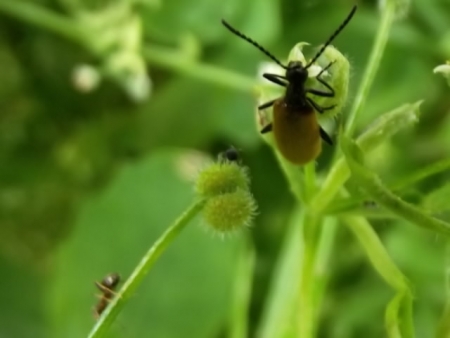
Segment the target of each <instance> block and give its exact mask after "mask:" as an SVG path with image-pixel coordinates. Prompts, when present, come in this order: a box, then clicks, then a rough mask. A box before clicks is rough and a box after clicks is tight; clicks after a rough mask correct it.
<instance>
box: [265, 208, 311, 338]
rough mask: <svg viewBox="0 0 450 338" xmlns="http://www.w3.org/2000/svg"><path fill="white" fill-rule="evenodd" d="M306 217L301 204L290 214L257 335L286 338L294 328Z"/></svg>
mask: <svg viewBox="0 0 450 338" xmlns="http://www.w3.org/2000/svg"><path fill="white" fill-rule="evenodd" d="M303 219H304V208H303V207H302V206H300V204H298V205H297V207H296V208H295V209H294V211H293V213H292V214H291V216H290V220H289V223H288V226H287V231H286V234H285V235H284V239H283V244H282V246H281V249H280V254H279V255H278V256H279V258H278V260H277V263H276V266H275V268H274V273H273V274H272V276H273V279H272V281H271V283H270V289H269V292H268V295H267V297H266V302H265V306H264V309H263V313H262V315H261V322H260V324H259V326H258V330H257V336H258V337H261V338H281V337H286V335H287V333H288V332H289V330H290V328H291V327H292V322H293V321H292V319H293V314H294V312H295V309H296V306H297V297H296V296H297V290H298V285H299V283H300V271H301V266H300V264H299V263H298V262H299V260H300V261H301V260H302V259H303V258H302V252H303V249H302V246H303V241H302V238H301V237H302V236H301V231H302V229H301V227H300V226H299V225H301V224H302V221H303Z"/></svg>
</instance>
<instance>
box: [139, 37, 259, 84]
mask: <svg viewBox="0 0 450 338" xmlns="http://www.w3.org/2000/svg"><path fill="white" fill-rule="evenodd" d="M143 54H144V57H145V58H146V59H147V61H149V62H150V64H153V65H158V66H161V67H165V68H169V69H172V70H176V71H178V72H179V73H182V74H185V75H188V76H191V77H194V78H197V79H200V80H203V81H207V82H212V83H215V84H218V85H222V86H224V87H228V88H232V89H235V90H239V91H243V92H251V93H253V92H254V91H255V88H256V80H253V79H252V78H250V77H248V76H243V75H241V74H239V73H235V72H232V71H229V70H226V69H223V68H219V67H215V66H211V65H206V64H202V63H199V62H197V61H194V60H192V59H190V58H186V55H184V54H183V53H181V52H178V51H176V50H174V49H173V48H165V47H161V46H155V45H152V46H147V47H146V48H145V49H144V50H143Z"/></svg>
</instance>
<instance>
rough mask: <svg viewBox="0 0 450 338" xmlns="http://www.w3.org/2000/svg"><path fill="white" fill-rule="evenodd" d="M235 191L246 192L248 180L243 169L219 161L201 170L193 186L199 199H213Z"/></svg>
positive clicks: (236, 165)
mask: <svg viewBox="0 0 450 338" xmlns="http://www.w3.org/2000/svg"><path fill="white" fill-rule="evenodd" d="M237 189H242V190H248V189H249V178H248V175H247V172H246V170H245V168H244V167H242V166H240V165H239V164H238V163H236V162H230V161H220V162H219V163H214V164H212V165H210V166H209V167H207V168H205V169H203V170H202V171H201V172H200V174H199V175H198V178H197V182H196V186H195V191H196V193H197V195H198V196H199V197H200V198H209V197H214V196H217V195H220V194H226V193H230V192H234V191H236V190H237Z"/></svg>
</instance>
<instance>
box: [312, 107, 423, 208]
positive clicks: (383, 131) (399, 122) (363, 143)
mask: <svg viewBox="0 0 450 338" xmlns="http://www.w3.org/2000/svg"><path fill="white" fill-rule="evenodd" d="M420 104H421V102H420V101H419V102H416V103H413V104H404V105H402V106H400V107H398V108H396V109H394V110H392V111H390V112H387V113H385V114H382V115H380V117H379V118H378V119H377V120H376V121H375V122H374V123H372V125H371V126H370V127H369V129H368V130H367V131H365V132H364V133H363V134H362V135H361V136H359V137H358V139H357V144H358V146H359V147H361V149H362V150H363V151H364V152H365V153H366V154H367V153H369V152H371V151H372V150H374V149H376V148H377V147H378V146H379V145H380V144H383V143H384V142H386V139H388V138H389V137H391V136H392V135H395V134H396V133H397V132H398V131H399V130H401V129H403V128H406V127H410V126H411V125H413V124H414V123H415V122H416V121H417V120H418V115H419V107H420ZM349 177H350V169H349V167H348V165H347V163H346V162H345V159H344V158H343V157H342V156H340V157H339V159H338V160H337V161H336V162H335V163H334V165H333V167H332V168H331V170H330V172H329V173H328V175H327V177H326V179H325V181H324V182H323V184H322V188H321V189H320V190H319V191H318V192H317V194H316V195H315V196H314V198H313V200H312V201H311V203H310V207H311V208H312V209H313V211H314V212H315V213H317V214H321V213H323V210H325V209H326V208H327V206H328V205H329V204H330V202H331V201H332V200H333V199H334V198H335V197H336V194H337V193H338V192H339V189H340V188H341V187H342V186H343V185H344V183H345V181H346V180H347V179H348V178H349Z"/></svg>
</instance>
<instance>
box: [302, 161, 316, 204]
mask: <svg viewBox="0 0 450 338" xmlns="http://www.w3.org/2000/svg"><path fill="white" fill-rule="evenodd" d="M304 170H305V177H304V179H305V183H304V187H305V188H304V189H305V196H306V203H309V201H310V200H311V199H312V197H313V196H314V194H315V192H316V162H315V161H312V162H310V163H308V164H306V165H305V168H304Z"/></svg>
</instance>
